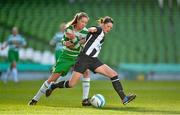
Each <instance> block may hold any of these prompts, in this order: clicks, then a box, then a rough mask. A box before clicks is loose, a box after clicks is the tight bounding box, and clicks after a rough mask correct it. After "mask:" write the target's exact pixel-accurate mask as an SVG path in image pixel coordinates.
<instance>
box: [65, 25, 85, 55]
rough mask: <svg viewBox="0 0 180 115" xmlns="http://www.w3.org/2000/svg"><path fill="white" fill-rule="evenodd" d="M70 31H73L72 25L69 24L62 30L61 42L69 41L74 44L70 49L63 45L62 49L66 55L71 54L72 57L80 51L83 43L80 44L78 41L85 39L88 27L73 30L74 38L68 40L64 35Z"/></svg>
mask: <svg viewBox="0 0 180 115" xmlns="http://www.w3.org/2000/svg"><path fill="white" fill-rule="evenodd" d="M70 31H74V26H73V25H71V26H69V27H67V28H66V29H65V31H64V36H63V39H62V43H63V42H65V41H70V42H72V43H73V44H74V48H72V49H70V48H68V47H66V46H64V47H63V50H64V51H65V52H66V54H67V55H69V56H72V57H77V56H78V55H79V53H80V51H81V50H82V47H83V45H81V44H80V43H79V41H80V40H81V39H85V38H86V36H87V34H88V29H87V28H86V27H84V28H83V29H82V30H80V31H74V32H75V36H76V37H75V38H74V39H72V40H69V39H68V38H67V36H66V32H70Z"/></svg>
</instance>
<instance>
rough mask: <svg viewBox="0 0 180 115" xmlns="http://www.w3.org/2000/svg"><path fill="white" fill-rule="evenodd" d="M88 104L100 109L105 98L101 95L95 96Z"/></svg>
mask: <svg viewBox="0 0 180 115" xmlns="http://www.w3.org/2000/svg"><path fill="white" fill-rule="evenodd" d="M90 102H91V104H92V106H94V107H96V108H102V107H104V105H105V98H104V96H103V95H101V94H95V95H94V96H93V97H92V98H91V99H90Z"/></svg>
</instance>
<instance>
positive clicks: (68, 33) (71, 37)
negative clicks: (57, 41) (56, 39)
mask: <svg viewBox="0 0 180 115" xmlns="http://www.w3.org/2000/svg"><path fill="white" fill-rule="evenodd" d="M66 36H67V38H69V39H71V40H72V39H74V38H75V37H76V36H75V34H74V32H71V33H70V32H66Z"/></svg>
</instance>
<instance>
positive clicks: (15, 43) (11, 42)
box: [6, 34, 26, 51]
mask: <svg viewBox="0 0 180 115" xmlns="http://www.w3.org/2000/svg"><path fill="white" fill-rule="evenodd" d="M6 43H7V44H8V46H9V49H10V50H15V51H18V50H19V48H20V47H22V46H25V45H26V41H25V39H24V38H23V37H22V36H21V35H19V34H17V35H13V34H11V35H9V36H8V38H7V40H6Z"/></svg>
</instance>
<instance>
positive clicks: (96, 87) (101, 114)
mask: <svg viewBox="0 0 180 115" xmlns="http://www.w3.org/2000/svg"><path fill="white" fill-rule="evenodd" d="M43 82H44V81H21V82H19V83H13V82H8V83H7V84H3V82H1V81H0V114H48V115H50V114H53V115H57V114H59V115H122V114H180V81H141V82H140V81H122V84H123V86H124V89H125V92H126V93H128V92H132V93H136V94H137V98H136V99H135V100H134V101H133V102H131V103H129V104H128V105H125V106H124V105H123V104H122V103H121V102H120V99H119V97H118V95H117V94H116V92H115V91H114V89H113V87H112V84H111V82H110V81H91V89H90V96H92V95H94V94H97V93H100V94H102V95H104V97H105V99H106V104H105V107H104V108H101V109H97V108H93V107H82V106H81V96H82V87H81V83H79V84H78V86H76V87H75V88H73V89H60V90H59V89H57V90H55V91H54V92H53V94H52V95H51V96H50V97H49V98H45V97H44V96H43V97H42V98H41V100H40V101H39V102H38V104H37V105H36V106H28V105H27V103H28V101H29V100H30V99H31V98H32V97H33V96H34V94H35V93H36V92H37V91H38V89H39V88H40V86H41V84H42V83H43Z"/></svg>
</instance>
